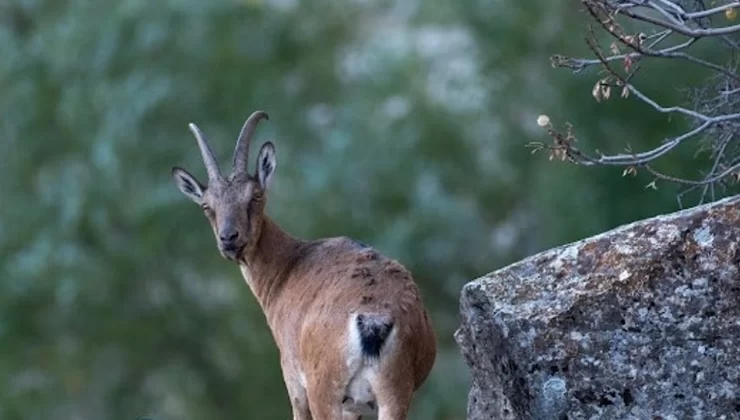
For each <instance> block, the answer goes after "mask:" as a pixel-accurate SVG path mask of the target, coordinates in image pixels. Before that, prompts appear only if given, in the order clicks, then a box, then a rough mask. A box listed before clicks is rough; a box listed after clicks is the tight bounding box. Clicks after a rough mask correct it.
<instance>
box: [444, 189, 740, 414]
mask: <svg viewBox="0 0 740 420" xmlns="http://www.w3.org/2000/svg"><path fill="white" fill-rule="evenodd" d="M739 242H740V197H732V198H728V199H725V200H722V201H718V202H715V203H712V204H709V205H704V206H699V207H695V208H692V209H688V210H684V211H681V212H677V213H674V214H670V215H665V216H660V217H655V218H652V219H647V220H643V221H640V222H636V223H632V224H629V225H625V226H622V227H620V228H617V229H614V230H612V231H609V232H606V233H603V234H601V235H597V236H594V237H592V238H588V239H585V240H582V241H579V242H576V243H573V244H569V245H566V246H562V247H559V248H556V249H552V250H549V251H546V252H543V253H540V254H537V255H534V256H532V257H530V258H527V259H525V260H523V261H520V262H518V263H515V264H513V265H510V266H508V267H506V268H503V269H500V270H498V271H495V272H493V273H491V274H488V275H486V276H484V277H482V278H480V279H477V280H475V281H473V282H471V283H468V284H467V285H466V286H465V287H464V289H463V292H462V298H461V315H462V325H461V327H460V329H459V330H458V331H457V332H456V334H455V338H456V340H457V342H458V344H459V345H460V347H461V350H462V354H463V356H464V358H465V360H466V363H467V364H468V366H469V368H470V369H471V373H472V382H473V383H472V389H471V391H470V395H469V401H468V419H470V420H479V419H486V420H488V419H492V420H493V419H495V420H498V419H506V420H509V419H512V420H513V419H517V420H519V419H543V420H544V419H553V420H561V419H570V420H577V419H649V420H669V419H676V420H677V419H740V272H739V267H740V246H739V245H738V243H739Z"/></svg>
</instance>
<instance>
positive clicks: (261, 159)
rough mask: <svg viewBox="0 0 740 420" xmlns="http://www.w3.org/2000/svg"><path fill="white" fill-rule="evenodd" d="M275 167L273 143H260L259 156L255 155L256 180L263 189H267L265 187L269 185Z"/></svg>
mask: <svg viewBox="0 0 740 420" xmlns="http://www.w3.org/2000/svg"><path fill="white" fill-rule="evenodd" d="M276 167H277V159H276V158H275V145H273V144H272V142H269V141H268V142H267V143H265V144H263V145H262V147H261V148H260V153H259V156H257V180H258V181H259V183H260V188H262V190H263V191H267V188H268V187H269V186H270V182H271V181H272V175H273V174H274V173H275V168H276Z"/></svg>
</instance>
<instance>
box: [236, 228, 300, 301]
mask: <svg viewBox="0 0 740 420" xmlns="http://www.w3.org/2000/svg"><path fill="white" fill-rule="evenodd" d="M304 243H305V241H302V240H300V239H298V238H294V237H292V236H290V235H289V234H288V233H286V232H285V231H284V230H282V229H281V228H280V226H278V225H277V224H276V223H275V222H273V221H272V220H270V218H268V217H267V216H265V217H264V219H263V222H262V226H261V229H260V233H259V238H257V240H256V242H255V245H254V246H253V247H251V248H250V249H248V250H246V251H245V252H244V255H243V258H242V260H241V261H240V262H239V268H240V269H241V272H242V275H243V276H244V280H246V282H247V284H248V285H249V288H250V289H252V293H253V294H254V296H255V297H256V298H257V300H258V301H259V304H260V306H262V309H263V310H264V311H265V312H267V311H268V310H269V308H270V307H271V306H272V304H273V301H274V299H275V298H276V297H277V296H278V295H279V294H280V291H281V289H282V287H283V286H284V284H283V283H284V282H285V280H286V279H287V274H288V271H289V270H290V269H291V268H292V267H293V265H294V264H295V259H296V255H297V254H298V251H299V249H300V247H301V246H302V244H304Z"/></svg>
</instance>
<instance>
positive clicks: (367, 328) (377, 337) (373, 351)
mask: <svg viewBox="0 0 740 420" xmlns="http://www.w3.org/2000/svg"><path fill="white" fill-rule="evenodd" d="M357 329H358V330H359V331H360V345H361V346H362V354H363V355H364V356H366V357H371V358H377V357H378V356H380V350H381V349H382V348H383V345H384V344H385V342H386V340H387V339H388V335H389V334H390V333H391V330H392V329H393V321H392V320H391V319H390V317H388V316H384V315H363V314H358V315H357Z"/></svg>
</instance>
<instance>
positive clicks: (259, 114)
mask: <svg viewBox="0 0 740 420" xmlns="http://www.w3.org/2000/svg"><path fill="white" fill-rule="evenodd" d="M262 118H264V119H266V120H269V119H270V117H268V116H267V113H266V112H264V111H255V112H253V113H252V115H250V116H249V118H247V121H245V122H244V125H243V126H242V131H241V132H240V133H239V138H238V139H237V140H236V148H234V163H233V169H232V171H233V172H234V174H235V175H236V174H241V173H243V172H246V170H247V160H248V159H249V142H250V140H251V139H252V134H253V133H254V130H255V128H257V123H258V122H259V121H260V120H261V119H262Z"/></svg>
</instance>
